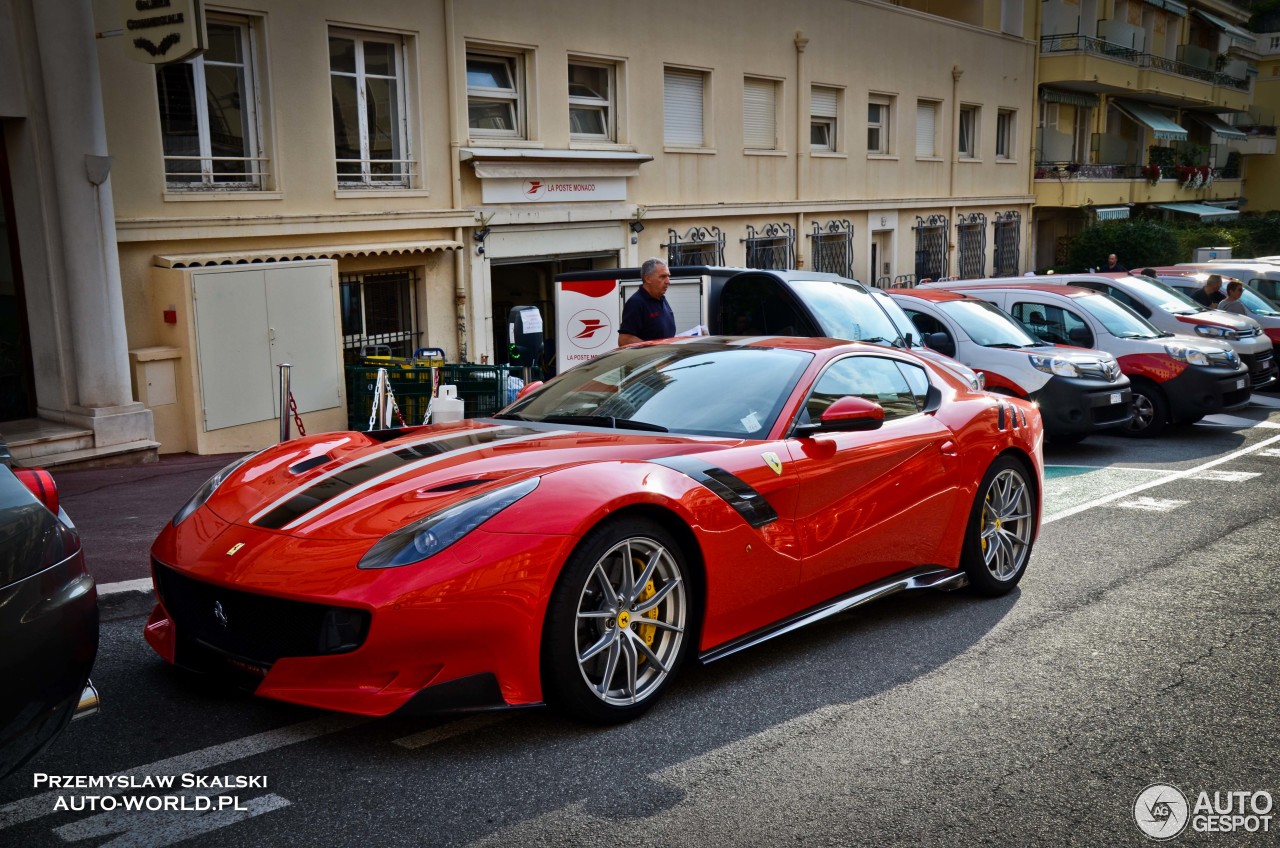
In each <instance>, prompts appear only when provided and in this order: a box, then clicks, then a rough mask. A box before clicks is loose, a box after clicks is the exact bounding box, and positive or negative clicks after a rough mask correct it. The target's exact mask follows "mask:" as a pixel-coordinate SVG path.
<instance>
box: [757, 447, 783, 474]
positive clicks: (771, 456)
mask: <svg viewBox="0 0 1280 848" xmlns="http://www.w3.org/2000/svg"><path fill="white" fill-rule="evenodd" d="M760 455H761V456H762V457H764V461H765V462H767V463H768V464H769V467H770V468H772V469H773V473H774V474H781V473H782V460H780V459H778V455H777V454H776V453H774V452H773V451H765V452H764V453H762V454H760Z"/></svg>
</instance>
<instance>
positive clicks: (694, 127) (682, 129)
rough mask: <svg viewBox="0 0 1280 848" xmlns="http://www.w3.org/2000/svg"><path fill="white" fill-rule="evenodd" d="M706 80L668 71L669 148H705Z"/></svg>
mask: <svg viewBox="0 0 1280 848" xmlns="http://www.w3.org/2000/svg"><path fill="white" fill-rule="evenodd" d="M703 81H704V77H703V75H702V74H700V73H698V72H697V71H677V70H672V69H670V68H668V69H667V71H666V74H665V75H664V77H663V81H662V121H663V124H662V126H663V130H662V139H663V141H664V142H665V143H667V144H678V145H686V146H692V147H702V146H704V144H705V141H704V139H705V136H704V135H703V130H702V98H703Z"/></svg>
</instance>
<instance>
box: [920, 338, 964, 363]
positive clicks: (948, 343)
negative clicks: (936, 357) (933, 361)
mask: <svg viewBox="0 0 1280 848" xmlns="http://www.w3.org/2000/svg"><path fill="white" fill-rule="evenodd" d="M924 346H925V347H928V348H933V349H934V350H936V351H937V352H938V353H940V354H942V355H943V356H950V357H952V358H953V359H954V358H955V355H956V343H955V342H954V341H952V340H951V336H950V334H948V333H926V334H925V337H924Z"/></svg>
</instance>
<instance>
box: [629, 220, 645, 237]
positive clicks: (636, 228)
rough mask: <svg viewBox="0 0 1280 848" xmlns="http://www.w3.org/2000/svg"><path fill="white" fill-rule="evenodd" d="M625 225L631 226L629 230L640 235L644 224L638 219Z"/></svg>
mask: <svg viewBox="0 0 1280 848" xmlns="http://www.w3.org/2000/svg"><path fill="white" fill-rule="evenodd" d="M627 226H629V227H630V228H631V232H633V233H635V234H636V235H640V234H641V233H643V232H644V224H642V223H640V222H639V221H632V222H631V223H630V224H628V225H627Z"/></svg>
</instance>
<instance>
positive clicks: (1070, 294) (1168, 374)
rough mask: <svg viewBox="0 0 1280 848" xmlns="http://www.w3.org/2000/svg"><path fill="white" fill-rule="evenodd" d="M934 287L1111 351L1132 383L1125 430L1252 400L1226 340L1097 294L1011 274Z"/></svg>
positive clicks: (1055, 335) (1145, 432)
mask: <svg viewBox="0 0 1280 848" xmlns="http://www.w3.org/2000/svg"><path fill="white" fill-rule="evenodd" d="M938 285H939V287H941V288H945V289H947V290H948V291H958V292H963V293H964V294H968V295H972V296H974V297H980V298H983V299H984V300H989V301H991V302H992V303H994V304H995V305H996V306H998V307H1000V308H1001V309H1003V310H1004V311H1005V312H1008V313H1009V314H1010V315H1012V316H1013V317H1014V318H1016V319H1018V320H1019V321H1021V322H1022V323H1023V324H1024V325H1026V327H1027V329H1028V330H1030V331H1031V333H1032V334H1033V335H1035V336H1036V337H1038V338H1040V339H1042V340H1044V341H1047V342H1052V343H1054V344H1072V345H1079V346H1081V347H1091V348H1096V349H1098V350H1105V351H1107V352H1108V353H1110V354H1112V355H1113V356H1115V358H1116V362H1118V363H1119V364H1120V370H1122V371H1124V373H1125V375H1126V376H1127V377H1128V378H1129V382H1130V384H1131V385H1132V389H1133V418H1132V420H1130V422H1129V423H1128V424H1127V425H1125V429H1124V432H1125V433H1128V434H1129V435H1133V436H1144V437H1146V436H1157V435H1159V434H1160V433H1162V432H1163V431H1164V430H1165V428H1166V427H1168V426H1169V425H1170V424H1189V423H1192V422H1195V421H1199V420H1200V419H1201V418H1203V417H1204V416H1206V415H1210V414H1212V413H1217V412H1228V411H1231V410H1235V409H1240V408H1243V407H1245V406H1247V405H1248V404H1249V395H1250V394H1251V392H1250V389H1249V369H1248V368H1246V367H1245V365H1244V363H1243V362H1241V361H1240V357H1239V356H1238V355H1237V354H1236V352H1235V351H1234V350H1233V349H1232V348H1231V345H1229V344H1227V343H1226V342H1223V341H1217V340H1215V339H1194V338H1191V337H1188V336H1177V335H1174V334H1173V333H1169V332H1166V331H1164V330H1159V329H1157V328H1156V327H1154V326H1152V324H1151V323H1150V322H1149V321H1147V320H1146V319H1145V318H1143V317H1142V316H1141V315H1139V314H1137V313H1136V312H1134V311H1133V310H1132V309H1130V308H1129V307H1127V306H1125V305H1124V304H1122V303H1120V302H1119V301H1117V300H1114V299H1113V298H1111V297H1108V296H1107V295H1105V294H1102V293H1101V292H1096V291H1093V290H1091V289H1085V288H1079V287H1077V286H1057V285H1046V284H1044V283H1036V282H1025V283H1024V282H1021V281H1013V280H961V281H957V282H951V283H943V284H938Z"/></svg>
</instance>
